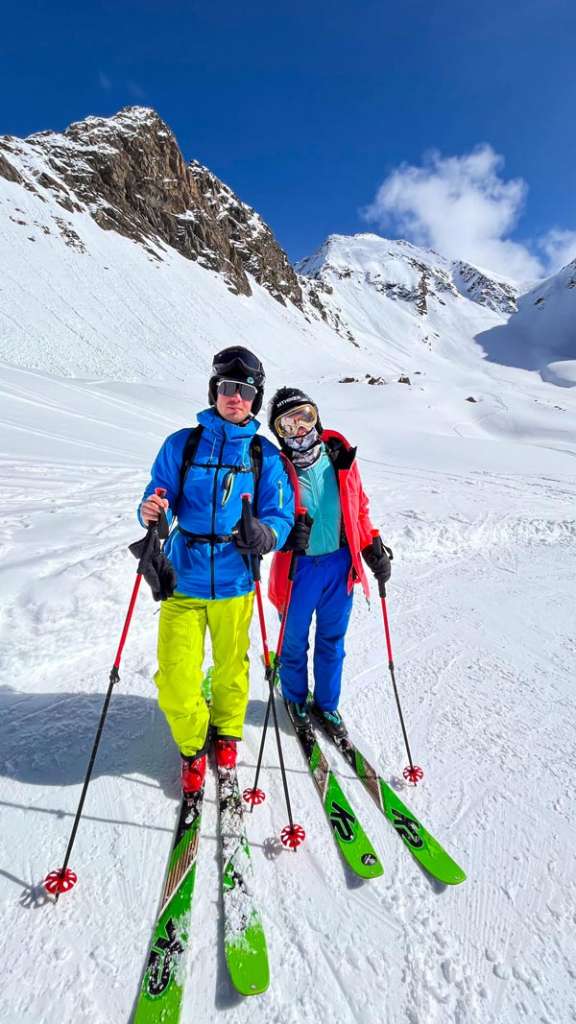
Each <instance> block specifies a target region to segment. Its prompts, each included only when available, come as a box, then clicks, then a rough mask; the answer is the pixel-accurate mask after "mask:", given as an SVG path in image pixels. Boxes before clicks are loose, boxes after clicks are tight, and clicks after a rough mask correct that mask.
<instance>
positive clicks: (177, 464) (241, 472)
mask: <svg viewBox="0 0 576 1024" xmlns="http://www.w3.org/2000/svg"><path fill="white" fill-rule="evenodd" d="M197 420H198V423H199V424H200V425H201V426H202V435H201V437H200V441H199V443H198V447H197V449H196V453H195V456H194V462H193V463H192V465H191V466H190V468H189V470H188V473H187V475H186V479H185V481H184V489H183V492H182V495H181V497H180V501H179V503H178V507H177V508H175V507H174V504H175V502H176V501H177V498H178V492H179V490H180V471H181V467H182V461H183V456H184V448H185V446H186V441H187V439H188V436H189V434H190V428H188V427H186V428H184V429H183V430H178V431H176V433H175V434H171V435H170V437H167V438H166V440H165V441H164V444H163V445H162V447H161V449H160V451H159V452H158V455H157V456H156V459H155V461H154V464H153V466H152V470H151V477H150V482H149V484H148V486H147V487H146V490H145V491H144V494H143V496H142V501H144V500H145V498H147V497H148V495H150V494H152V493H153V491H154V490H155V489H156V487H164V488H165V489H166V497H167V499H168V501H169V503H170V509H169V514H168V519H169V521H171V520H172V519H173V517H174V515H177V517H178V524H177V526H176V527H175V528H174V529H172V531H171V533H170V536H169V537H168V540H167V541H166V542H165V544H164V551H165V553H166V555H167V556H168V558H169V559H170V561H171V562H172V565H173V566H174V569H175V570H176V574H177V577H178V582H177V586H176V590H177V592H178V593H179V594H184V595H186V596H187V597H197V598H204V599H211V600H214V599H217V598H225V597H238V596H240V595H242V594H247V593H249V592H250V591H251V590H253V587H254V583H253V580H252V574H251V572H250V571H249V570H248V568H247V566H246V565H245V563H244V560H243V559H242V556H241V555H240V553H239V551H238V548H237V547H236V545H235V543H234V542H233V541H231V540H228V539H224V540H221V541H220V540H218V538H219V537H226V536H227V535H229V534H230V533H231V532H232V530H233V528H234V527H235V526H236V524H237V522H238V520H239V519H240V516H241V514H242V499H241V496H242V494H250V496H251V497H252V498H253V497H254V470H253V467H252V462H251V459H250V442H251V440H252V438H253V436H254V434H255V433H256V432H257V430H258V427H259V426H260V424H259V422H258V420H254V419H253V420H250V421H249V423H247V424H245V425H242V426H241V425H239V424H236V423H228V421H227V420H224V419H222V417H221V416H219V415H218V413H217V412H216V410H215V409H205V410H204V411H203V412H201V413H198V416H197ZM260 441H261V444H262V465H261V470H260V475H259V480H258V485H257V490H256V494H257V507H256V508H255V510H254V513H255V515H257V516H258V518H259V519H261V520H262V522H264V523H266V524H267V525H268V526H270V527H271V528H272V530H273V531H274V533H275V535H276V538H277V540H276V548H277V549H279V548H281V547H282V545H283V544H284V542H285V540H286V538H287V537H288V534H289V532H290V530H291V528H292V525H293V523H294V493H293V489H292V485H291V483H290V481H289V479H288V475H287V473H286V470H285V469H284V465H283V462H282V459H281V458H280V453H279V451H278V449H277V448H276V447H275V446H274V445H273V444H272V443H271V442H270V441H268V440H266V438H264V437H263V438H260ZM138 519H139V520H140V523H141V524H142V525H144V524H143V523H142V519H141V518H140V513H139V512H138ZM187 534H195V535H199V536H200V537H203V538H206V539H204V540H195V539H193V538H191V537H189V536H187Z"/></svg>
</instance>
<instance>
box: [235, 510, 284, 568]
mask: <svg viewBox="0 0 576 1024" xmlns="http://www.w3.org/2000/svg"><path fill="white" fill-rule="evenodd" d="M232 534H233V537H234V543H235V545H236V547H237V548H238V551H239V552H240V554H241V555H256V556H257V557H258V558H261V557H262V555H267V554H268V552H269V551H273V550H274V548H275V547H276V534H275V533H274V530H272V528H271V527H270V526H267V525H266V523H263V522H262V521H261V520H260V519H256V517H255V516H250V518H249V519H248V520H247V519H246V518H245V517H241V518H240V519H239V520H238V522H237V523H236V526H235V527H234V529H233V530H232Z"/></svg>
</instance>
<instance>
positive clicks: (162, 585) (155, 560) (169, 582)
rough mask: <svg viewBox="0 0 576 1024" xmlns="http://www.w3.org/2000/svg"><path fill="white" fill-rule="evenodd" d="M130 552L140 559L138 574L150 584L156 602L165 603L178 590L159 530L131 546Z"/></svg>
mask: <svg viewBox="0 0 576 1024" xmlns="http://www.w3.org/2000/svg"><path fill="white" fill-rule="evenodd" d="M129 550H130V551H131V552H132V554H133V555H134V557H135V558H137V559H138V561H139V564H138V569H137V572H139V573H140V575H141V576H143V577H144V579H145V580H146V583H148V585H149V587H150V589H151V591H152V597H153V598H154V600H155V601H165V600H166V599H167V598H168V597H172V594H173V593H174V590H175V588H176V572H175V569H174V566H173V565H172V562H170V561H169V560H168V558H167V557H166V555H165V554H164V552H163V551H162V548H161V547H160V538H159V536H158V530H157V529H154V530H152V536H149V535H148V534H146V536H145V537H142V540H137V541H135V542H134V544H130V545H129Z"/></svg>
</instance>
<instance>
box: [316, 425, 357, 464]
mask: <svg viewBox="0 0 576 1024" xmlns="http://www.w3.org/2000/svg"><path fill="white" fill-rule="evenodd" d="M322 440H323V442H324V444H325V445H326V448H327V451H328V455H329V456H330V458H331V459H332V465H333V466H334V469H344V470H346V469H350V467H351V466H352V463H353V462H354V459H355V458H356V452H357V449H356V448H352V446H351V445H350V444H349V443H348V441H347V440H346V438H345V437H344V435H343V434H339V433H338V431H337V430H324V431H323V432H322Z"/></svg>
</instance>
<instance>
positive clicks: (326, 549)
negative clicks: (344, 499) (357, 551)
mask: <svg viewBox="0 0 576 1024" xmlns="http://www.w3.org/2000/svg"><path fill="white" fill-rule="evenodd" d="M294 468H295V470H296V473H297V475H298V482H299V484H300V498H301V501H302V504H303V505H304V507H305V508H306V509H307V511H308V512H309V514H310V515H311V516H312V518H313V520H314V525H313V526H312V530H311V532H310V543H309V545H308V548H307V549H306V554H307V555H328V554H330V552H331V551H337V550H338V548H339V547H340V529H341V524H342V509H341V506H340V494H339V492H338V482H337V480H336V470H335V469H334V466H333V465H332V460H331V458H330V456H329V455H328V452H327V450H326V445H325V444H323V445H322V454H321V456H320V458H319V459H317V460H316V462H315V463H314V464H313V465H312V466H305V467H304V466H300V467H298V466H296V465H295V466H294Z"/></svg>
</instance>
